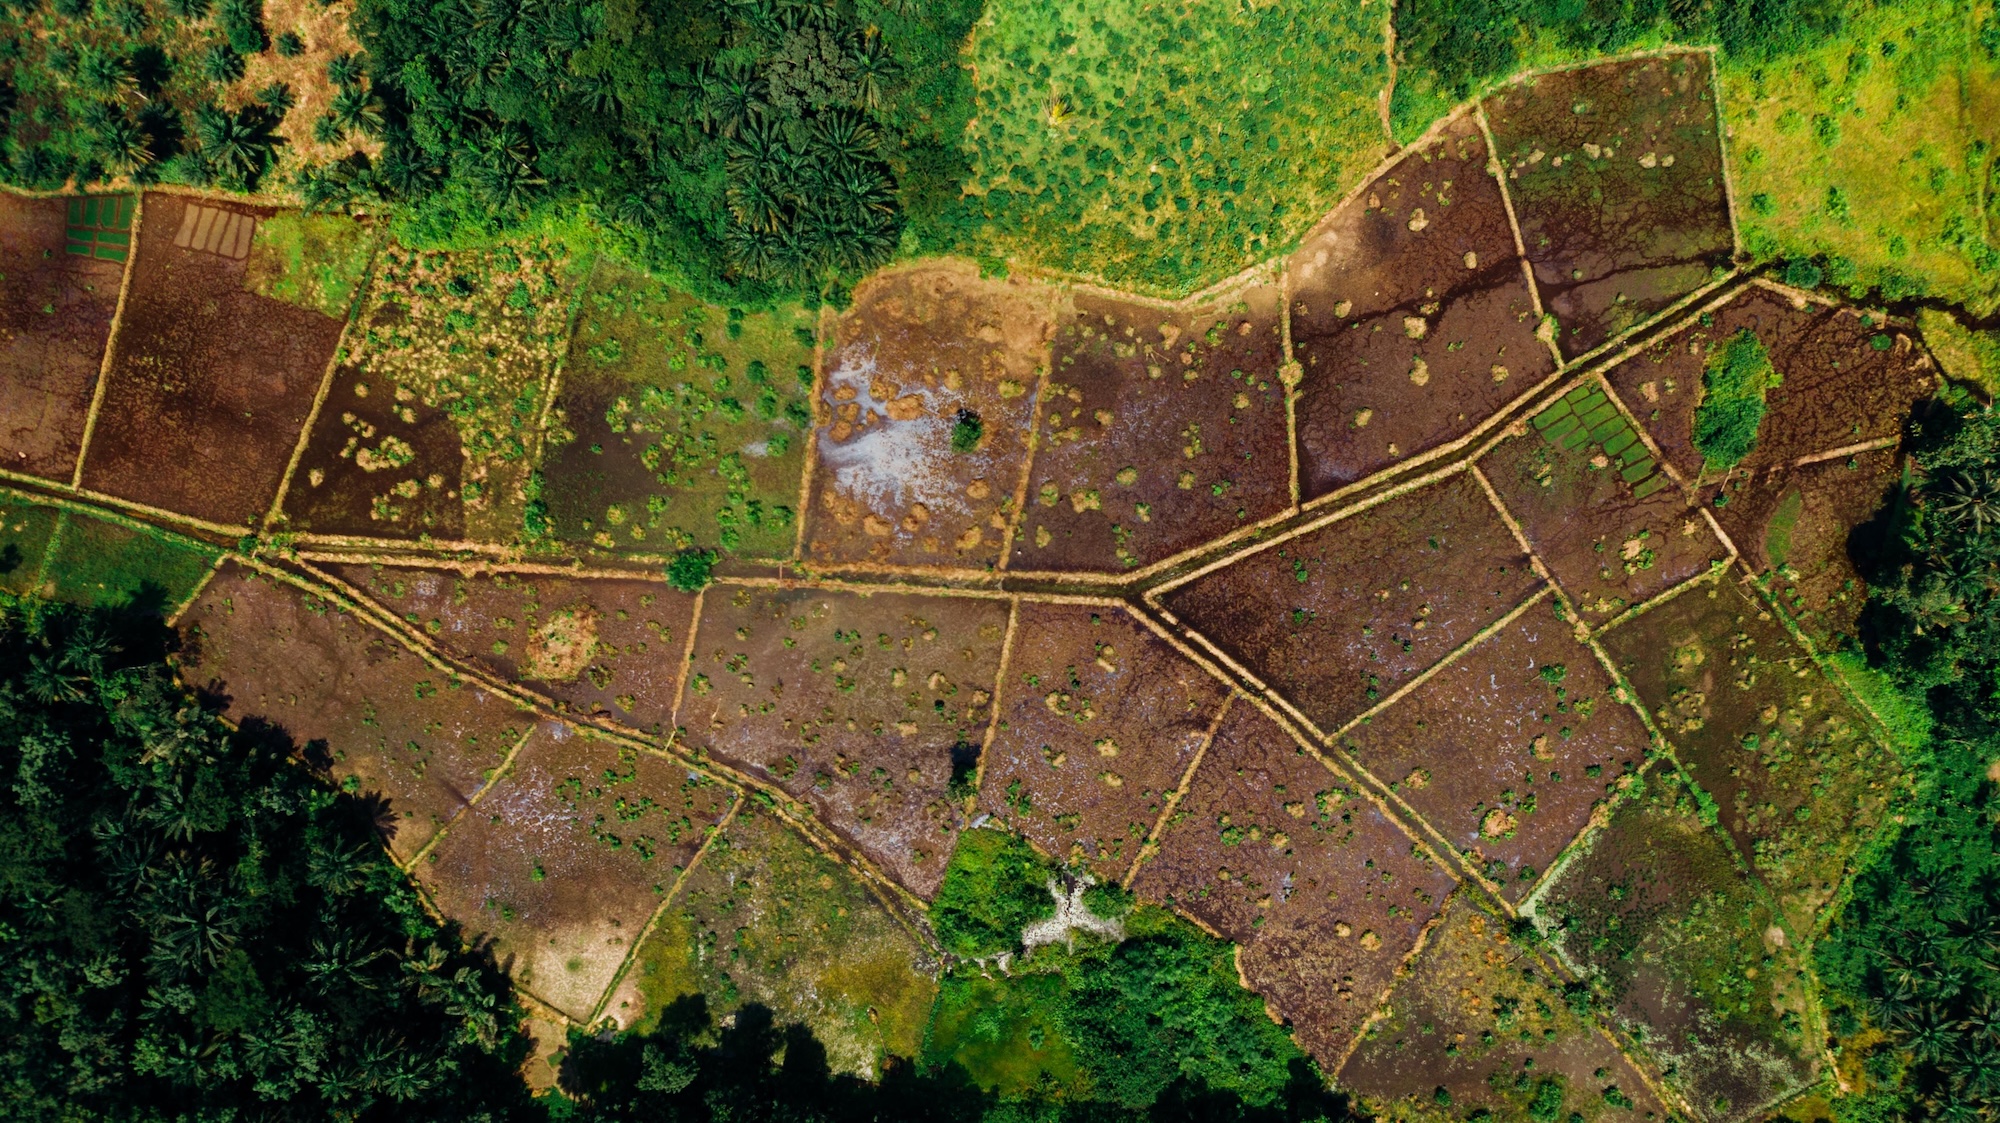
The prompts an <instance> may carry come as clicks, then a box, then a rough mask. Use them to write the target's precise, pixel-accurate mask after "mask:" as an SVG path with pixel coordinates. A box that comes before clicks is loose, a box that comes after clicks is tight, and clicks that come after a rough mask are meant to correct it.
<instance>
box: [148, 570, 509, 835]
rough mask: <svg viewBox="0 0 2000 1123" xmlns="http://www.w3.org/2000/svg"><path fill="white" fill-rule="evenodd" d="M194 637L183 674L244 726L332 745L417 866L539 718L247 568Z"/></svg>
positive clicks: (210, 590)
mask: <svg viewBox="0 0 2000 1123" xmlns="http://www.w3.org/2000/svg"><path fill="white" fill-rule="evenodd" d="M180 631H181V637H182V643H183V647H182V650H181V653H180V666H181V678H182V680H183V681H185V682H187V683H188V684H189V685H190V686H192V687H194V688H196V689H199V690H206V691H208V692H210V693H213V694H216V695H218V696H219V697H221V698H223V699H224V700H225V701H226V702H227V704H228V709H227V711H226V712H227V714H228V716H229V718H230V720H231V721H236V722H246V721H250V720H253V719H256V720H262V721H266V722H269V723H271V724H273V725H276V726H279V727H281V728H282V729H284V730H285V731H286V732H287V733H289V734H290V735H291V736H292V737H293V738H294V739H296V740H297V741H299V742H300V743H302V744H303V743H306V742H311V741H320V742H324V744H325V751H326V753H327V754H328V756H329V757H330V758H331V761H332V769H333V774H334V776H335V777H337V778H339V779H340V780H341V781H342V782H343V784H352V785H354V786H355V787H356V788H357V789H358V790H360V791H362V792H366V793H370V794H371V795H374V796H377V797H379V799H380V801H381V804H380V809H379V812H378V814H379V815H380V822H381V824H382V826H383V828H384V831H385V833H386V834H387V835H388V842H389V848H390V850H391V851H393V852H394V853H395V855H396V856H397V858H399V859H401V860H404V861H407V860H409V859H410V858H412V857H414V856H415V855H416V854H417V852H418V851H419V850H421V849H423V846H424V844H425V843H426V842H428V841H430V839H431V836H432V835H434V834H436V833H437V830H438V828H439V827H441V826H443V825H444V824H445V823H446V822H447V821H449V820H450V819H451V817H452V816H453V815H455V814H457V813H458V811H459V810H460V809H461V808H463V807H464V806H465V805H466V803H467V802H468V801H469V800H470V799H471V798H472V796H473V795H474V794H475V793H476V792H478V791H479V790H480V789H481V788H483V787H485V786H486V783H487V781H488V780H489V779H490V778H491V776H492V773H493V771H494V770H495V769H497V768H499V766H500V763H501V761H502V760H504V759H505V758H506V755H507V752H508V751H509V750H510V749H512V748H513V747H514V745H515V744H516V743H518V742H519V740H520V738H521V736H522V735H523V734H524V733H525V732H526V731H527V730H528V728H529V725H530V724H531V722H532V721H533V717H532V715H530V714H528V713H527V712H525V711H523V710H521V709H519V708H517V707H516V706H515V705H514V703H512V702H510V701H508V700H507V699H505V698H502V697H500V696H498V695H496V694H493V693H491V692H490V691H486V690H482V689H480V688H478V687H476V686H470V685H466V684H464V683H462V682H460V681H457V680H455V679H452V678H449V677H448V676H446V675H444V674H442V673H440V672H439V671H438V670H437V669H436V668H434V667H432V666H430V665H429V664H427V663H425V662H424V661H423V660H422V659H419V658H418V657H417V656H416V655H414V654H412V653H411V652H410V651H409V649H408V648H405V647H404V646H403V645H402V644H400V643H398V642H397V641H396V640H395V639H394V638H393V637H391V636H389V635H388V634H387V633H385V632H383V631H381V630H380V629H378V628H376V627H374V626H372V625H370V624H368V623H367V622H365V621H363V620H360V619H357V618H355V617H354V616H353V615H352V614H350V613H348V612H346V611H344V610H343V609H341V608H340V607H339V606H338V605H335V604H332V603H330V602H328V601H325V600H322V599H320V598H318V597H314V596H310V595H308V594H306V593H303V592H301V591H300V590H298V589H296V588H293V587H292V586H290V585H286V584H282V583H280V582H278V581H277V580H276V579H274V578H271V577H266V576H264V575H262V574H259V573H256V572H255V571H252V570H249V569H245V568H244V567H242V566H239V565H237V564H235V563H233V562H231V563H226V564H225V565H224V566H223V568H222V570H221V571H220V572H219V573H217V574H216V576H215V579H214V580H212V581H210V582H209V583H208V587H207V588H205V589H203V590H202V595H201V597H200V598H199V599H197V600H196V601H195V603H194V605H193V606H192V607H190V608H189V609H188V612H187V614H186V615H185V616H183V617H182V619H181V622H180Z"/></svg>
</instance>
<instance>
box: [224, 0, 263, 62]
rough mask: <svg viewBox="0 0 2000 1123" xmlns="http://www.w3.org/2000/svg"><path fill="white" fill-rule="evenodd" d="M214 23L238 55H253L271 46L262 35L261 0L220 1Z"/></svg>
mask: <svg viewBox="0 0 2000 1123" xmlns="http://www.w3.org/2000/svg"><path fill="white" fill-rule="evenodd" d="M216 22H217V23H219V24H220V25H221V26H222V34H223V35H224V36H225V37H227V38H228V40H229V45H230V46H231V47H234V48H235V49H236V52H237V53H238V54H245V55H254V54H257V53H259V52H261V51H263V49H264V48H266V47H268V46H270V45H271V39H270V36H268V35H266V34H264V4H263V0H222V8H221V9H220V10H219V11H218V12H217V13H216Z"/></svg>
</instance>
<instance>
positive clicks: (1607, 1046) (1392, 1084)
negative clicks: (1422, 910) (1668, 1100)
mask: <svg viewBox="0 0 2000 1123" xmlns="http://www.w3.org/2000/svg"><path fill="white" fill-rule="evenodd" d="M1506 931H1507V921H1505V920H1504V919H1502V918H1500V917H1497V916H1494V915H1492V914H1491V913H1487V912H1484V911H1482V910H1481V909H1480V908H1479V907H1478V906H1476V905H1474V904H1472V903H1471V901H1470V900H1469V899H1468V898H1467V897H1466V895H1465V894H1463V893H1459V894H1456V895H1454V896H1453V898H1452V900H1451V903H1450V904H1448V905H1447V906H1446V907H1445V913H1444V919H1443V920H1441V921H1439V922H1438V924H1437V926H1436V927H1435V928H1433V929H1432V930H1431V934H1430V936H1429V938H1428V940H1427V941H1426V942H1425V947H1424V950H1423V953H1422V954H1421V955H1419V956H1418V957H1417V960H1416V962H1415V963H1414V964H1412V965H1411V968H1410V971H1409V973H1408V974H1407V975H1406V976H1404V978H1403V979H1402V981H1400V982H1398V983H1397V984H1396V989H1395V990H1394V991H1393V992H1391V994H1390V997H1389V1008H1388V1011H1387V1014H1386V1016H1385V1017H1383V1018H1382V1019H1381V1020H1380V1021H1378V1022H1376V1023H1375V1024H1373V1025H1371V1026H1370V1027H1369V1028H1368V1033H1367V1034H1366V1035H1365V1036H1364V1037H1363V1038H1362V1040H1361V1044H1360V1045H1359V1046H1358V1047H1356V1049H1355V1050H1354V1053H1353V1055H1351V1056H1350V1057H1348V1059H1347V1063H1346V1065H1344V1066H1343V1067H1342V1068H1341V1070H1340V1076H1339V1083H1340V1086H1341V1087H1342V1088H1345V1089H1350V1090H1352V1091H1354V1092H1357V1093H1359V1094H1361V1095H1363V1096H1366V1097H1368V1098H1370V1099H1372V1100H1374V1101H1377V1107H1378V1109H1379V1110H1380V1111H1381V1113H1382V1114H1383V1115H1385V1116H1386V1117H1388V1118H1390V1119H1399V1120H1400V1119H1412V1120H1414V1119H1440V1118H1449V1119H1462V1118H1466V1117H1467V1115H1469V1114H1473V1113H1476V1112H1478V1111H1480V1110H1485V1111H1487V1112H1489V1113H1491V1114H1493V1115H1497V1116H1499V1117H1500V1118H1502V1119H1522V1118H1526V1119H1563V1120H1569V1121H1570V1123H1575V1121H1576V1120H1579V1119H1581V1120H1585V1121H1587V1123H1600V1121H1602V1123H1625V1121H1628V1120H1629V1121H1631V1123H1640V1121H1641V1120H1647V1119H1659V1118H1663V1117H1665V1116H1666V1115H1667V1111H1666V1109H1665V1108H1664V1106H1663V1105H1661V1104H1660V1102H1659V1101H1658V1099H1656V1098H1655V1097H1654V1095H1653V1093H1652V1091H1651V1090H1650V1089H1649V1088H1648V1087H1647V1086H1646V1082H1645V1080H1644V1078H1643V1077H1641V1076H1640V1075H1639V1072H1638V1070H1636V1069H1634V1068H1633V1067H1632V1063H1631V1062H1630V1061H1628V1060H1627V1059H1626V1058H1625V1056H1624V1055H1623V1054H1622V1053H1620V1052H1619V1051H1618V1050H1617V1049H1616V1048H1615V1047H1614V1046H1613V1045H1612V1044H1611V1042H1610V1041H1609V1040H1607V1039H1606V1038H1605V1036H1604V1034H1603V1033H1601V1032H1600V1031H1599V1030H1598V1028H1597V1025H1596V1023H1595V1022H1593V1021H1592V1020H1591V1019H1590V1018H1589V1015H1588V1012H1587V1007H1586V1008H1585V1012H1584V1013H1582V1014H1581V1015H1579V1013H1578V1011H1577V1010H1576V1009H1575V1008H1573V1007H1572V1006H1571V1000H1570V996H1569V995H1568V994H1566V993H1565V986H1564V983H1563V980H1562V979H1561V978H1560V977H1557V976H1554V975H1552V974H1550V973H1549V972H1548V971H1546V970H1545V969H1544V968H1543V967H1542V966H1541V965H1540V964H1539V963H1537V962H1536V961H1535V960H1534V959H1533V958H1531V957H1529V956H1527V955H1525V954H1524V953H1523V952H1522V950H1521V948H1520V946H1519V945H1518V944H1515V943H1514V942H1512V941H1510V940H1509V939H1507V937H1506ZM1440 1093H1442V1094H1440ZM1443 1108H1449V1109H1450V1110H1449V1112H1445V1111H1443V1110H1441V1109H1443Z"/></svg>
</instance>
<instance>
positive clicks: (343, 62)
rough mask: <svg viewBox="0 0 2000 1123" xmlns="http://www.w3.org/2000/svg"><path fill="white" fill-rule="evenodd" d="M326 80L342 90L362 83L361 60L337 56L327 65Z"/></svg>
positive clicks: (348, 56) (347, 56) (351, 56)
mask: <svg viewBox="0 0 2000 1123" xmlns="http://www.w3.org/2000/svg"><path fill="white" fill-rule="evenodd" d="M326 80H327V81H329V82H332V83H333V84H334V85H335V86H338V87H340V88H341V89H346V88H347V87H349V86H352V85H356V84H358V83H359V82H360V81H361V60H360V59H358V58H355V57H354V56H353V55H351V54H349V55H335V56H334V57H333V58H332V59H329V60H328V61H327V64H326Z"/></svg>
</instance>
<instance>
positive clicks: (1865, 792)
mask: <svg viewBox="0 0 2000 1123" xmlns="http://www.w3.org/2000/svg"><path fill="white" fill-rule="evenodd" d="M1605 647H1606V649H1607V650H1608V651H1609V652H1610V653H1611V656H1612V658H1613V659H1615V660H1616V661H1617V664H1618V667H1619V669H1620V671H1622V672H1623V673H1624V674H1625V676H1626V677H1627V678H1628V679H1629V680H1630V681H1631V683H1632V686H1633V689H1635V690H1637V691H1638V693H1639V698H1640V699H1641V701H1643V702H1644V703H1645V705H1646V708H1647V709H1648V710H1650V711H1651V712H1652V715H1653V720H1654V722H1655V723H1656V724H1657V725H1658V726H1659V728H1660V730H1661V732H1662V733H1664V734H1665V735H1666V737H1667V739H1668V741H1669V742H1671V743H1672V744H1673V746H1674V749H1675V750H1676V752H1677V753H1678V754H1679V756H1680V759H1681V762H1682V763H1683V764H1684V765H1685V766H1686V768H1687V770H1688V772H1689V773H1690V774H1691V775H1692V777H1693V779H1694V780H1695V781H1696V782H1697V783H1699V784H1700V785H1701V786H1702V787H1703V788H1704V789H1706V790H1707V792H1708V793H1709V795H1711V796H1713V797H1714V801H1715V805H1716V807H1715V812H1714V813H1715V814H1716V816H1717V817H1719V819H1720V821H1721V825H1722V826H1723V828H1724V829H1726V830H1727V831H1728V832H1729V834H1730V835H1731V837H1733V838H1735V840H1736V844H1737V846H1738V847H1739V848H1741V850H1742V852H1743V854H1744V856H1745V857H1747V858H1749V859H1750V864H1751V865H1752V867H1753V868H1755V869H1756V871H1757V874H1758V876H1759V877H1761V878H1763V879H1764V882H1765V884H1767V885H1769V886H1770V887H1771V891H1772V892H1773V893H1774V894H1775V895H1776V896H1777V898H1778V901H1779V904H1780V905H1781V906H1782V907H1783V908H1784V910H1785V915H1786V918H1787V919H1788V920H1790V921H1791V923H1792V925H1793V927H1794V929H1795V930H1798V931H1806V930H1809V929H1810V928H1811V926H1812V920H1813V917H1814V916H1815V915H1816V914H1817V913H1818V911H1819V909H1820V907H1821V906H1822V905H1824V904H1825V903H1826V902H1827V900H1828V899H1829V898H1831V897H1832V895H1833V893H1834V891H1835V889H1836V887H1837V886H1838V884H1839V881H1840V878H1841V876H1842V874H1843V873H1844V872H1845V870H1846V867H1847V859H1848V857H1849V856H1850V855H1852V854H1853V853H1854V851H1855V850H1857V849H1859V848H1860V846H1861V845H1862V843H1864V842H1865V841H1866V840H1867V838H1868V837H1869V835H1870V834H1872V833H1873V828H1874V826H1875V825H1876V824H1877V823H1879V822H1880V820H1881V817H1882V812H1883V804H1884V802H1885V801H1886V799H1887V797H1888V795H1889V793H1890V791H1891V788H1892V786H1893V784H1894V782H1895V778H1896V775H1897V773H1898V772H1899V769H1898V767H1897V765H1896V761H1895V758H1894V757H1893V756H1892V755H1891V754H1890V753H1889V751H1888V750H1887V749H1884V748H1882V747H1881V746H1880V745H1878V744H1876V743H1875V741H1874V739H1873V737H1872V736H1871V735H1870V733H1869V731H1868V728H1867V727H1866V726H1865V725H1864V724H1863V719H1862V718H1861V716H1860V715H1859V714H1858V713H1856V712H1855V710H1854V709H1853V708H1852V707H1851V706H1849V705H1848V704H1847V701H1846V700H1845V699H1844V698H1843V697H1842V696H1841V695H1840V694H1839V692H1838V691H1836V690H1835V689H1834V686H1833V683H1831V682H1830V681H1828V680H1827V678H1826V677H1825V676H1824V675H1823V674H1821V673H1820V671H1819V669H1818V668H1817V667H1816V666H1815V665H1814V664H1813V662H1812V660H1811V658H1810V657H1809V656H1807V654H1806V653H1805V651H1804V650H1803V649H1801V648H1800V647H1799V646H1798V644H1797V643H1795V642H1794V641H1793V640H1792V638H1791V636H1790V635H1789V634H1787V633H1786V632H1785V630H1784V629H1783V628H1782V627H1780V626H1779V624H1778V623H1777V621H1775V620H1773V619H1772V618H1771V613H1770V611H1769V610H1768V609H1766V608H1764V607H1763V606H1762V605H1761V604H1760V603H1758V602H1757V601H1756V600H1755V599H1754V597H1752V596H1751V595H1750V594H1748V593H1746V592H1745V591H1744V590H1743V589H1742V588H1741V587H1740V586H1738V585H1736V584H1733V583H1727V584H1723V585H1721V586H1719V587H1717V588H1714V589H1709V590H1697V591H1693V592H1689V593H1687V594H1685V595H1683V596H1679V597H1676V598H1674V599H1673V600H1670V601H1668V602H1667V603H1666V604H1664V605H1661V606H1660V607H1659V608H1658V609H1655V610H1654V611H1652V612H1648V613H1647V614H1646V615H1644V616H1641V617H1639V618H1638V619H1637V620H1635V621H1633V622H1632V623H1631V624H1629V625H1625V626H1623V627H1620V628H1617V629H1614V630H1613V631H1612V632H1610V633H1609V634H1608V635H1607V636H1606V637H1605Z"/></svg>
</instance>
